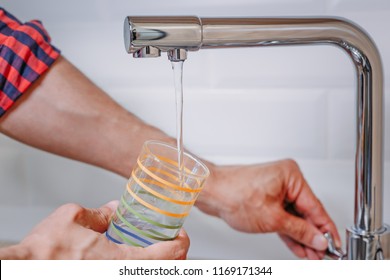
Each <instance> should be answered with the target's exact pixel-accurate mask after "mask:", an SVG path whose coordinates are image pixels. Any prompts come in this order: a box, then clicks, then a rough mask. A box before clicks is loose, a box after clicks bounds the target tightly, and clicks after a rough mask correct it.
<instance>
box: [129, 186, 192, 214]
mask: <svg viewBox="0 0 390 280" xmlns="http://www.w3.org/2000/svg"><path fill="white" fill-rule="evenodd" d="M127 191H128V192H129V194H130V195H131V196H132V197H133V198H134V199H135V200H137V201H138V203H140V204H142V205H143V206H145V207H147V208H149V209H151V210H153V211H156V212H158V213H160V214H163V215H166V216H170V217H174V218H184V217H187V216H188V214H189V212H184V213H172V212H168V211H165V210H162V209H160V208H158V207H156V206H154V205H152V204H150V203H148V202H146V201H144V200H142V199H141V198H140V197H139V196H137V195H136V194H135V193H134V192H133V191H132V190H131V189H130V186H129V185H127Z"/></svg>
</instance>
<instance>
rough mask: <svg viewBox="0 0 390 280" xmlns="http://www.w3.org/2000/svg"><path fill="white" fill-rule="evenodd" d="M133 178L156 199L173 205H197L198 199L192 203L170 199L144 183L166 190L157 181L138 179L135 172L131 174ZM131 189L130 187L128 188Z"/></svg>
mask: <svg viewBox="0 0 390 280" xmlns="http://www.w3.org/2000/svg"><path fill="white" fill-rule="evenodd" d="M131 177H132V178H133V180H134V181H135V182H136V183H137V184H138V185H140V186H141V187H142V188H143V189H145V190H146V191H148V192H149V193H151V194H153V195H154V196H156V197H159V198H161V199H163V200H166V201H170V202H173V203H176V204H181V205H192V204H194V203H195V200H196V199H193V200H190V201H183V200H176V199H173V198H170V197H168V196H165V195H163V194H161V193H159V192H157V191H155V190H153V189H152V188H149V187H148V186H147V185H145V184H144V183H143V182H145V183H149V184H153V185H156V186H159V187H162V188H165V186H164V185H163V184H161V183H159V182H157V181H154V180H150V179H138V178H137V177H136V176H135V174H134V171H133V173H132V174H131ZM127 184H128V185H130V183H127ZM128 187H129V188H130V186H128Z"/></svg>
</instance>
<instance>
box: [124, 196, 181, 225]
mask: <svg viewBox="0 0 390 280" xmlns="http://www.w3.org/2000/svg"><path fill="white" fill-rule="evenodd" d="M121 203H122V205H123V206H124V207H125V208H126V209H127V210H129V211H130V212H131V213H132V214H133V215H134V216H137V217H138V218H140V219H141V220H143V221H145V222H148V223H150V224H152V225H154V226H157V227H161V228H167V229H179V228H181V225H175V226H170V225H164V224H160V223H159V222H156V221H153V220H151V219H149V218H147V217H145V216H144V215H141V214H140V213H138V212H137V211H136V210H134V209H133V208H131V207H130V205H129V204H127V202H126V201H125V199H124V198H123V196H122V198H121Z"/></svg>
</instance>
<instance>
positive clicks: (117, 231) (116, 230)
mask: <svg viewBox="0 0 390 280" xmlns="http://www.w3.org/2000/svg"><path fill="white" fill-rule="evenodd" d="M111 223H113V222H112V221H111ZM111 229H113V230H114V231H115V233H116V234H117V235H118V236H119V237H120V238H122V240H123V241H125V242H126V243H127V244H129V245H132V246H135V247H143V246H141V245H139V244H138V243H135V242H134V241H132V240H130V239H128V238H127V237H126V236H124V235H123V233H122V232H120V231H119V230H118V229H117V228H116V227H115V226H114V225H111Z"/></svg>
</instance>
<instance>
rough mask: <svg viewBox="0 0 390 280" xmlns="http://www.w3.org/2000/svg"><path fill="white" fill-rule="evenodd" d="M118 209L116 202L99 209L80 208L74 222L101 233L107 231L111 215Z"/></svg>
mask: <svg viewBox="0 0 390 280" xmlns="http://www.w3.org/2000/svg"><path fill="white" fill-rule="evenodd" d="M117 207H118V201H111V202H109V203H107V204H105V205H103V206H102V207H100V208H94V209H88V208H81V209H80V211H78V213H77V214H76V217H75V221H76V222H77V223H79V224H80V225H82V226H83V227H85V228H89V229H92V230H94V231H97V232H100V233H103V232H105V231H106V230H107V228H108V226H109V224H110V220H111V217H112V215H113V214H114V212H115V210H116V208H117Z"/></svg>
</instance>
